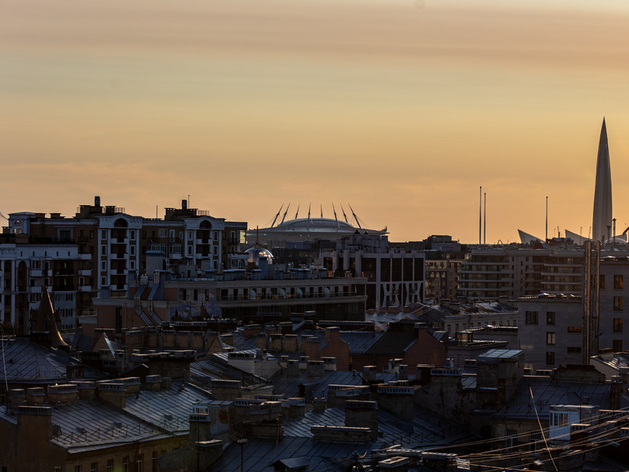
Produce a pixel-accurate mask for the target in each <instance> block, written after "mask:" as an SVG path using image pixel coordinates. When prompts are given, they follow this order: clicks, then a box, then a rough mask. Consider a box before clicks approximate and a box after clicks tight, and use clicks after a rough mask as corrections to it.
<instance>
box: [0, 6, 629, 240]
mask: <svg viewBox="0 0 629 472" xmlns="http://www.w3.org/2000/svg"><path fill="white" fill-rule="evenodd" d="M627 26H629V11H628V10H627V7H626V6H624V5H623V4H621V3H620V2H615V1H606V2H601V3H600V4H599V5H597V6H590V5H588V4H586V3H582V4H581V3H578V4H576V5H575V4H573V3H567V2H562V1H553V2H548V3H541V2H539V3H528V2H527V3H526V4H524V2H517V3H515V4H510V5H509V6H501V5H500V4H499V3H498V2H491V1H484V2H477V3H475V4H474V5H467V4H465V3H463V2H455V1H445V2H433V1H430V0H425V1H398V0H396V1H392V2H382V1H379V0H374V1H370V2H357V1H353V0H351V1H350V0H339V1H336V2H325V1H324V2H314V1H310V0H304V1H302V2H282V1H269V2H265V3H264V4H263V5H262V4H259V3H256V2H253V1H249V0H244V1H242V2H230V3H228V2H206V3H202V2H195V1H189V0H185V1H183V2H179V3H176V4H175V3H171V2H165V1H157V2H147V1H139V0H133V1H130V2H122V1H113V2H107V3H104V2H103V3H91V4H84V3H81V2H77V1H75V0H68V1H62V2H59V3H55V4H54V5H51V4H48V3H46V2H43V1H37V0H34V1H31V0H27V1H20V2H17V1H12V0H8V1H6V0H5V1H4V2H1V3H0V63H2V64H3V66H2V67H0V84H1V85H2V86H1V87H0V102H1V103H2V104H3V105H2V111H0V124H1V126H0V156H1V160H2V161H1V162H2V168H3V185H2V186H1V188H0V212H2V213H3V214H5V215H7V216H8V214H9V213H12V212H19V211H33V212H61V213H62V214H63V215H65V216H73V215H74V213H75V211H76V207H77V206H78V205H81V204H89V203H91V202H92V199H93V196H94V195H100V196H101V198H102V200H103V205H116V206H122V207H125V208H126V211H127V212H128V213H130V214H133V215H141V216H145V217H151V216H153V215H155V208H156V206H157V207H159V213H158V216H159V217H163V212H164V211H163V208H164V207H178V206H179V205H180V203H181V200H182V199H187V198H188V195H189V196H190V200H191V202H190V204H191V206H192V207H195V208H200V209H205V210H209V211H210V212H211V213H212V215H213V216H215V217H218V218H227V219H230V220H238V221H247V222H248V223H249V226H250V227H251V228H255V227H256V226H260V227H262V226H264V225H265V224H266V223H267V222H268V221H269V220H272V218H273V216H274V215H275V213H276V212H277V209H278V208H279V207H280V205H281V204H284V205H286V204H287V203H289V202H292V206H295V207H296V206H297V205H298V204H301V207H302V211H303V208H304V207H305V206H307V205H308V203H310V202H311V203H312V205H313V208H316V207H318V206H319V205H320V204H322V205H323V206H324V214H325V216H328V217H331V216H332V208H331V205H332V203H333V202H334V204H335V205H336V204H337V203H343V204H345V203H350V204H351V205H352V207H353V208H354V210H355V211H356V214H357V215H358V216H359V217H360V218H361V219H362V220H363V221H364V222H365V223H366V224H367V225H368V226H369V227H372V228H383V227H384V226H387V227H388V230H389V232H390V239H391V240H396V241H402V240H421V239H424V238H425V237H427V236H429V235H430V234H450V235H452V236H453V238H455V239H457V240H460V241H461V242H464V243H475V242H478V216H479V215H478V206H479V201H478V189H479V187H480V186H482V187H483V191H484V192H487V243H496V242H498V241H499V240H500V241H502V242H505V243H506V242H507V241H509V242H513V241H519V238H518V235H517V230H518V229H522V230H524V231H526V232H528V233H531V234H534V235H536V236H539V237H543V236H544V225H545V198H546V196H548V197H549V203H550V205H549V208H550V211H549V236H553V235H556V234H557V230H556V228H557V226H559V227H560V230H561V233H562V235H563V232H564V230H565V229H571V230H572V231H575V232H579V230H580V228H581V232H582V234H583V235H585V236H587V235H588V232H589V227H590V225H591V222H592V207H593V199H594V184H595V175H596V154H597V146H598V138H599V132H600V126H601V122H602V119H603V116H605V118H606V123H607V131H608V138H609V150H610V156H611V165H612V167H613V182H612V184H613V188H614V190H615V200H614V202H613V203H614V212H615V213H614V215H613V217H614V218H617V233H621V232H622V231H623V230H624V229H625V228H626V227H627V226H629V205H628V204H626V203H624V198H623V197H624V191H623V190H624V188H625V187H626V186H627V185H628V184H629V182H627V181H626V180H627V179H628V178H629V177H627V176H628V175H629V172H628V170H629V169H628V167H629V164H628V162H629V160H628V159H627V157H629V113H628V112H627V111H626V107H624V106H623V104H624V103H626V101H627V99H628V98H629V90H627V87H626V79H627V77H628V74H627V66H626V64H625V61H624V57H625V52H626V51H627V49H628V48H627V47H628V46H629V39H628V38H626V35H625V34H624V31H625V30H626V27H627ZM337 210H338V209H337ZM289 213H291V214H293V215H290V216H294V212H293V211H292V210H291V211H290V212H289ZM287 218H288V217H287Z"/></svg>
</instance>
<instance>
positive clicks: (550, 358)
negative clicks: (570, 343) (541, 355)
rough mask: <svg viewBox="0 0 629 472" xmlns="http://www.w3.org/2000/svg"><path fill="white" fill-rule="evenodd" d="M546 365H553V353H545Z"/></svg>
mask: <svg viewBox="0 0 629 472" xmlns="http://www.w3.org/2000/svg"><path fill="white" fill-rule="evenodd" d="M546 365H555V353H554V352H547V353H546Z"/></svg>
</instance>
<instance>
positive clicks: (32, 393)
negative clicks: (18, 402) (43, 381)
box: [26, 387, 46, 406]
mask: <svg viewBox="0 0 629 472" xmlns="http://www.w3.org/2000/svg"><path fill="white" fill-rule="evenodd" d="M44 400H46V394H45V393H44V389H43V387H33V388H29V389H27V390H26V404H27V405H31V406H37V405H43V404H44Z"/></svg>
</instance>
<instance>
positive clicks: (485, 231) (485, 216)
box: [483, 192, 487, 244]
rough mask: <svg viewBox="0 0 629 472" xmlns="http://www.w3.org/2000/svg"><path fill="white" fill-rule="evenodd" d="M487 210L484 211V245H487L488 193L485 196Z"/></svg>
mask: <svg viewBox="0 0 629 472" xmlns="http://www.w3.org/2000/svg"><path fill="white" fill-rule="evenodd" d="M483 195H484V197H485V208H484V210H483V244H487V192H485V193H484V194H483Z"/></svg>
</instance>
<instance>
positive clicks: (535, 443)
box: [529, 431, 544, 451]
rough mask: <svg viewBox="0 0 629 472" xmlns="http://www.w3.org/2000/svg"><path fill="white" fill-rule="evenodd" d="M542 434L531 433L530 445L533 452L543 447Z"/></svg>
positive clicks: (537, 432)
mask: <svg viewBox="0 0 629 472" xmlns="http://www.w3.org/2000/svg"><path fill="white" fill-rule="evenodd" d="M542 439H543V438H542V433H541V432H539V431H536V432H533V433H530V435H529V444H530V447H531V451H537V450H538V449H540V448H541V447H543V445H544V444H543V443H542Z"/></svg>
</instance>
